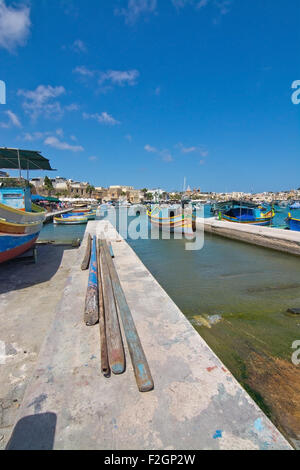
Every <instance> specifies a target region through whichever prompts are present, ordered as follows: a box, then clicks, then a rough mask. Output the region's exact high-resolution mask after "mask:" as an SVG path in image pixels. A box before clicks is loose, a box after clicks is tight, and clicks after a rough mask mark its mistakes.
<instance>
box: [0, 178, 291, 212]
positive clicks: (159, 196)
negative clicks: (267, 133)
mask: <svg viewBox="0 0 300 470" xmlns="http://www.w3.org/2000/svg"><path fill="white" fill-rule="evenodd" d="M12 181H14V184H15V182H16V181H17V180H15V179H13V178H10V177H9V175H8V173H5V172H0V185H3V184H6V185H9V184H10V182H12ZM24 181H25V180H24ZM29 183H30V185H31V188H32V193H33V194H39V195H41V196H55V197H58V198H60V199H66V198H70V199H95V200H97V201H99V202H108V201H113V202H118V201H120V202H121V201H127V202H130V203H132V204H139V203H142V202H161V201H169V202H172V201H174V202H177V201H180V200H181V199H182V197H183V196H184V197H185V198H188V199H191V200H194V201H198V202H200V203H206V202H222V201H230V200H238V201H239V200H244V201H245V200H246V201H252V202H257V203H260V202H262V201H264V202H268V203H270V204H272V203H273V202H275V201H294V200H300V188H299V189H293V190H289V191H280V192H262V193H256V194H252V193H245V192H228V193H217V192H209V193H208V192H202V191H201V189H200V188H198V189H191V188H190V187H188V188H187V189H186V190H185V191H166V190H164V189H160V188H158V189H148V188H143V189H135V188H134V187H132V186H122V185H115V186H110V187H109V188H104V187H102V186H93V185H92V184H90V183H89V182H81V181H74V180H72V179H67V178H63V177H60V176H57V177H55V178H49V177H48V176H45V177H43V178H32V179H31V180H30V182H29Z"/></svg>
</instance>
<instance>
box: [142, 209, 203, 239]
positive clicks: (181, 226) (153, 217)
mask: <svg viewBox="0 0 300 470" xmlns="http://www.w3.org/2000/svg"><path fill="white" fill-rule="evenodd" d="M147 214H148V217H149V220H150V222H151V224H152V225H153V226H155V227H158V228H159V229H160V230H162V231H166V232H169V233H181V234H184V235H186V236H194V234H195V232H196V215H195V213H194V211H193V210H191V209H189V208H187V209H185V210H184V209H182V207H181V206H180V205H175V206H167V207H163V206H156V207H154V208H152V210H148V211H147Z"/></svg>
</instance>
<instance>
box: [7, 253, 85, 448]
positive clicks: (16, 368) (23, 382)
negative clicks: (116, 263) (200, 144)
mask: <svg viewBox="0 0 300 470" xmlns="http://www.w3.org/2000/svg"><path fill="white" fill-rule="evenodd" d="M75 256H76V250H70V249H68V250H67V249H66V247H65V248H63V247H53V246H42V247H38V259H37V264H32V263H31V264H28V263H27V262H25V261H22V262H15V261H13V262H10V263H5V264H3V265H0V325H1V327H0V449H1V448H4V447H5V445H6V443H7V439H8V437H9V435H10V433H11V431H12V427H13V425H14V423H15V420H16V415H17V413H18V408H19V406H20V404H21V402H22V399H23V396H24V393H25V389H26V386H27V384H28V381H29V379H30V378H31V377H32V373H33V371H34V368H35V366H36V362H37V358H38V354H39V351H40V348H41V345H42V343H43V341H44V339H45V336H46V333H47V332H48V330H49V327H50V326H51V323H52V321H53V318H54V314H55V306H56V304H57V302H58V300H59V298H60V296H61V293H62V291H63V289H64V286H65V282H66V278H67V276H68V273H69V270H70V268H71V266H72V265H73V261H74V257H75Z"/></svg>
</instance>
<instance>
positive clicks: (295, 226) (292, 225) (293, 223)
mask: <svg viewBox="0 0 300 470" xmlns="http://www.w3.org/2000/svg"><path fill="white" fill-rule="evenodd" d="M286 223H287V225H288V227H289V229H290V230H294V231H295V232H300V219H295V218H294V217H292V214H291V213H289V215H288V217H287V219H286Z"/></svg>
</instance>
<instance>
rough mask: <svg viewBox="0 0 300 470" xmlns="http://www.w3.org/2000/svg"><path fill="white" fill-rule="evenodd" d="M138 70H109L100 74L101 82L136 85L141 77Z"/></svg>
mask: <svg viewBox="0 0 300 470" xmlns="http://www.w3.org/2000/svg"><path fill="white" fill-rule="evenodd" d="M139 75H140V74H139V72H138V70H123V71H122V70H108V71H107V72H103V73H101V75H100V79H99V84H100V85H102V84H103V83H106V82H109V83H111V84H112V85H118V86H124V85H129V86H134V85H136V83H137V79H138V77H139Z"/></svg>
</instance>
